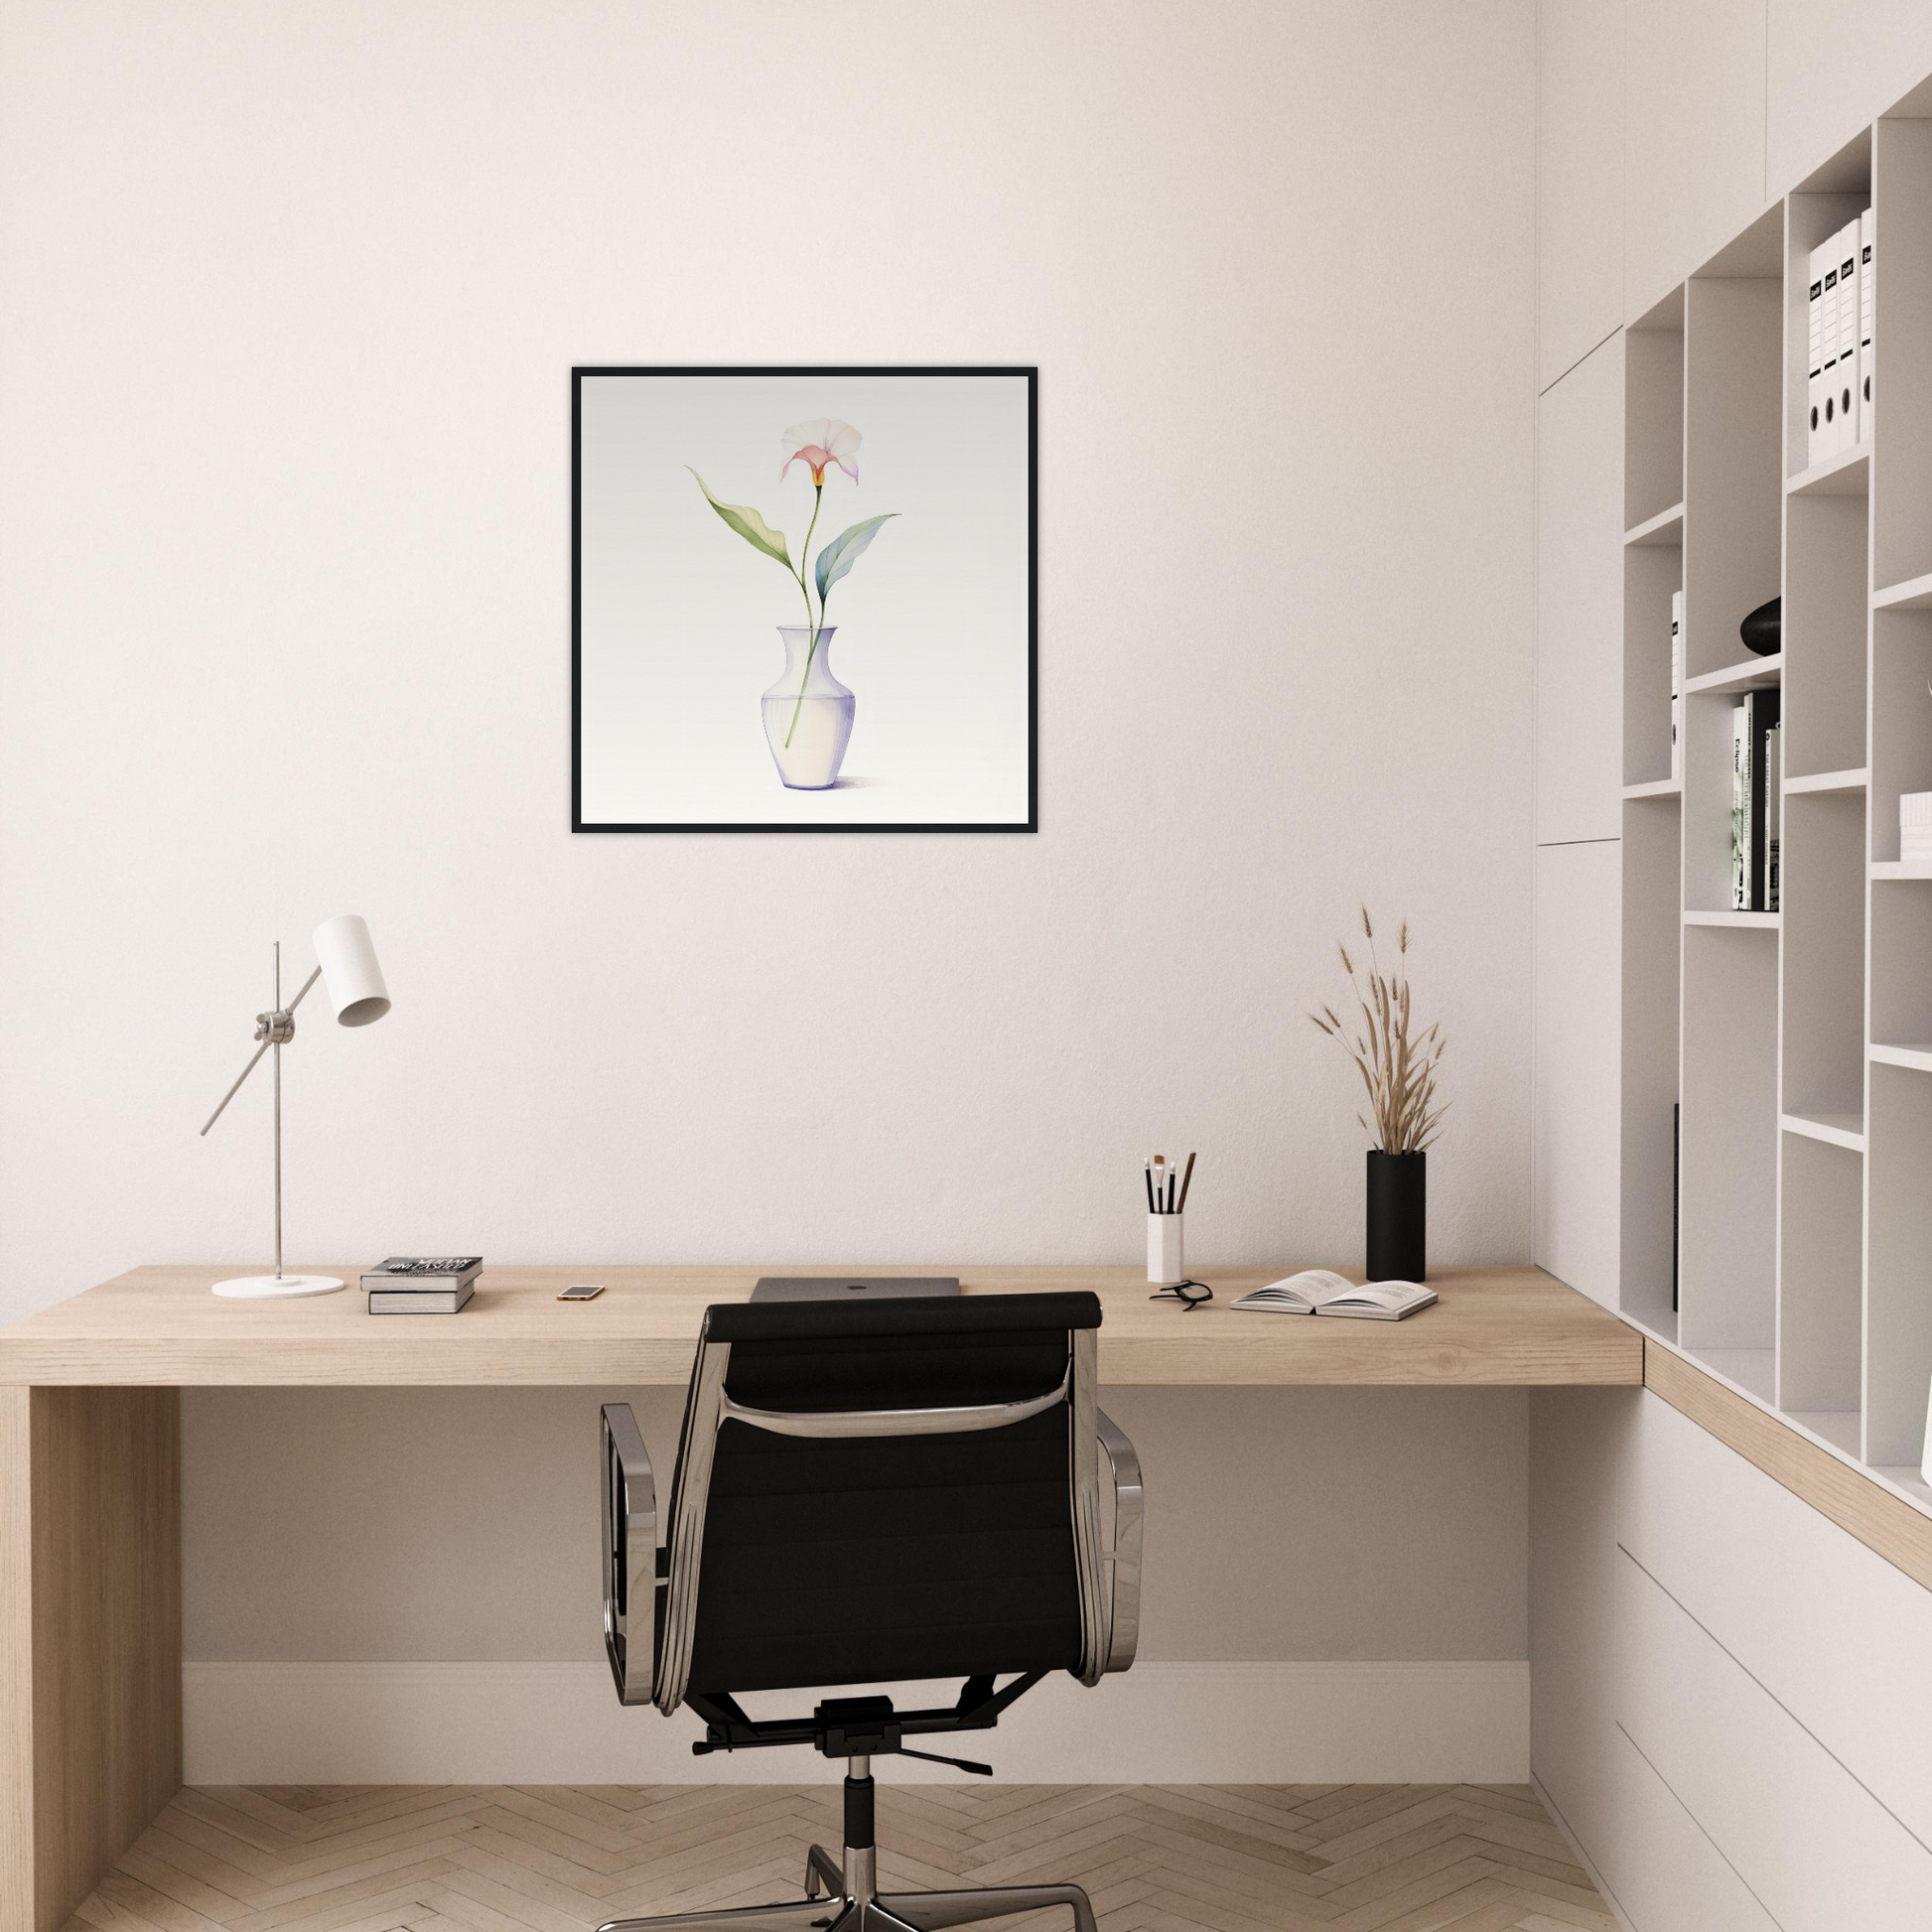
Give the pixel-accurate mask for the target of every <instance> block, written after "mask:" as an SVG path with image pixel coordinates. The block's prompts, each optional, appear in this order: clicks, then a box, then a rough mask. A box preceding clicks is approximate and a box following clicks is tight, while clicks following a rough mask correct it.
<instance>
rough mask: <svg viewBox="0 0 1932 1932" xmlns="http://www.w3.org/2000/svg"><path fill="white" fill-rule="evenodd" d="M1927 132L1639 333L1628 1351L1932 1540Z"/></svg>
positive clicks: (1797, 208)
mask: <svg viewBox="0 0 1932 1932" xmlns="http://www.w3.org/2000/svg"><path fill="white" fill-rule="evenodd" d="M1927 114H1932V88H1928V89H1926V90H1921V93H1920V95H1918V96H1914V97H1913V101H1912V102H1911V103H1908V108H1907V109H1906V110H1902V111H1901V112H1900V113H1898V114H1897V115H1894V116H1887V117H1885V118H1883V119H1880V120H1879V121H1877V122H1876V123H1875V124H1874V125H1873V126H1872V127H1871V128H1869V129H1868V130H1867V131H1866V132H1865V133H1864V134H1863V135H1862V136H1861V137H1860V138H1859V139H1858V140H1856V141H1854V142H1853V143H1852V144H1851V145H1849V146H1848V147H1847V148H1846V149H1845V150H1843V151H1842V152H1841V153H1840V154H1838V155H1837V156H1835V157H1834V158H1833V160H1832V161H1831V162H1829V163H1828V164H1827V165H1826V166H1825V167H1823V168H1821V169H1819V170H1818V171H1817V172H1816V173H1815V174H1814V175H1813V176H1812V177H1811V178H1809V179H1808V180H1807V181H1805V182H1804V183H1803V184H1801V185H1800V187H1799V188H1798V189H1797V190H1796V191H1794V192H1793V193H1792V194H1790V195H1788V196H1787V197H1786V198H1785V199H1784V200H1783V201H1782V202H1781V203H1779V204H1777V205H1776V206H1774V207H1771V208H1769V209H1768V210H1766V212H1765V213H1764V214H1763V215H1762V216H1760V217H1759V218H1758V219H1757V220H1756V221H1754V222H1753V223H1752V224H1751V226H1750V227H1749V228H1747V229H1746V230H1745V231H1744V232H1743V233H1742V234H1740V235H1738V236H1737V237H1736V238H1735V239H1734V240H1733V241H1732V242H1731V243H1729V244H1728V246H1726V247H1725V248H1724V249H1723V250H1722V251H1721V252H1720V253H1719V254H1718V255H1716V256H1715V257H1713V259H1712V260H1711V261H1710V262H1708V263H1707V264H1706V265H1705V266H1704V268H1703V269H1702V270H1700V271H1699V272H1698V273H1697V274H1695V275H1693V276H1692V277H1691V278H1690V279H1689V280H1688V281H1687V282H1686V283H1684V284H1683V286H1682V287H1680V288H1678V289H1676V290H1674V291H1673V292H1672V294H1671V295H1670V296H1669V297H1668V298H1667V299H1666V300H1664V301H1663V302H1661V303H1659V304H1658V305H1657V307H1656V308H1654V309H1653V310H1652V311H1651V312H1650V313H1649V314H1648V315H1646V316H1645V317H1643V318H1642V320H1641V321H1639V322H1638V323H1636V324H1635V325H1633V326H1632V327H1631V328H1629V329H1628V330H1626V332H1625V336H1624V383H1625V388H1624V394H1625V421H1624V480H1625V502H1624V526H1625V530H1624V540H1623V565H1624V573H1623V589H1624V612H1623V617H1624V629H1623V640H1624V717H1623V784H1624V789H1623V845H1622V865H1623V961H1622V964H1623V978H1622V985H1623V1016H1622V1018H1623V1034H1622V1054H1623V1066H1622V1072H1623V1121H1622V1155H1623V1160H1622V1176H1621V1185H1622V1280H1621V1283H1620V1294H1621V1306H1622V1311H1623V1312H1624V1313H1625V1314H1626V1315H1627V1316H1629V1317H1630V1318H1631V1319H1632V1320H1634V1321H1636V1322H1637V1323H1639V1324H1640V1325H1641V1326H1643V1327H1645V1328H1646V1329H1648V1330H1649V1331H1650V1332H1651V1333H1652V1334H1654V1335H1656V1336H1657V1337H1658V1338H1659V1339H1661V1340H1663V1341H1666V1342H1668V1343H1669V1344H1670V1345H1672V1346H1673V1347H1675V1348H1678V1349H1679V1350H1681V1351H1682V1352H1683V1353H1685V1354H1687V1355H1689V1356H1691V1357H1692V1358H1693V1359H1695V1360H1697V1361H1698V1362H1700V1363H1701V1364H1703V1365H1704V1366H1705V1367H1707V1368H1708V1369H1710V1370H1711V1371H1712V1372H1714V1373H1715V1374H1718V1375H1721V1376H1722V1377H1724V1378H1725V1380H1726V1381H1728V1382H1730V1383H1731V1384H1732V1385H1734V1386H1735V1387H1737V1388H1739V1389H1741V1390H1743V1391H1744V1392H1745V1393H1746V1394H1748V1395H1750V1396H1752V1397H1753V1398H1755V1399H1756V1400H1757V1401H1759V1402H1761V1403H1763V1404H1764V1405H1766V1406H1767V1407H1770V1408H1772V1409H1774V1410H1776V1411H1777V1412H1779V1413H1780V1414H1781V1415H1783V1416H1784V1418H1785V1419H1786V1420H1787V1421H1788V1422H1790V1423H1791V1424H1792V1425H1793V1426H1794V1427H1796V1428H1798V1429H1800V1430H1802V1431H1804V1432H1805V1433H1806V1434H1807V1435H1810V1436H1812V1437H1814V1438H1816V1439H1817V1440H1818V1441H1820V1442H1822V1443H1824V1444H1827V1445H1828V1446H1829V1447H1830V1448H1832V1449H1834V1450H1835V1451H1837V1452H1838V1453H1839V1454H1840V1455H1842V1456H1845V1457H1847V1458H1849V1459H1851V1460H1853V1461H1855V1462H1857V1463H1859V1464H1860V1465H1861V1466H1862V1467H1863V1468H1864V1469H1865V1470H1866V1471H1867V1473H1869V1474H1870V1475H1872V1476H1873V1477H1874V1478H1875V1479H1876V1480H1878V1481H1880V1482H1883V1483H1885V1484H1887V1485H1888V1486H1890V1487H1892V1488H1894V1489H1896V1490H1897V1491H1898V1492H1899V1493H1900V1494H1902V1495H1905V1496H1907V1497H1909V1498H1910V1499H1911V1500H1913V1501H1914V1502H1915V1503H1917V1504H1918V1505H1919V1506H1920V1507H1922V1508H1923V1507H1927V1506H1928V1505H1932V1490H1928V1488H1927V1486H1926V1485H1925V1484H1924V1483H1923V1482H1921V1481H1920V1480H1919V1479H1918V1475H1917V1467H1918V1462H1919V1458H1920V1456H1921V1454H1922V1452H1923V1440H1924V1432H1925V1414H1926V1394H1927V1387H1928V1383H1932V865H1927V864H1921V863H1901V862H1900V860H1899V856H1898V798H1899V794H1900V793H1901V792H1906V791H1923V790H1932V691H1929V690H1928V682H1932V119H1928V118H1922V116H1925V115H1927ZM1864 207H1875V209H1876V211H1877V217H1878V218H1877V231H1878V243H1877V263H1876V266H1877V307H1876V311H1875V317H1874V325H1873V337H1874V343H1876V344H1879V345H1882V349H1883V352H1882V354H1881V355H1880V356H1879V357H1878V358H1877V361H1878V364H1879V369H1878V381H1877V384H1876V385H1875V387H1876V393H1875V395H1874V397H1873V403H1874V409H1873V421H1872V424H1871V431H1870V434H1869V435H1868V438H1867V440H1866V441H1865V442H1864V443H1863V444H1862V445H1861V446H1860V447H1859V448H1858V449H1856V450H1852V451H1849V452H1845V453H1842V454H1840V455H1837V456H1835V457H1832V458H1830V459H1828V460H1826V461H1824V462H1821V463H1817V464H1811V463H1809V462H1808V461H1807V451H1806V443H1807V437H1806V428H1807V425H1806V408H1807V398H1806V373H1807V371H1806V366H1805V355H1806V348H1807V330H1806V320H1807V318H1806V299H1807V294H1808V290H1807V286H1806V281H1807V270H1808V264H1809V255H1810V250H1811V248H1812V247H1813V246H1814V245H1815V244H1816V243H1817V242H1819V241H1821V240H1823V239H1824V238H1825V237H1826V236H1828V235H1830V234H1831V233H1833V232H1835V231H1836V230H1837V229H1838V228H1839V227H1841V226H1842V225H1843V224H1844V223H1845V222H1846V221H1847V220H1849V219H1851V218H1852V217H1853V216H1854V215H1856V214H1857V213H1858V212H1859V211H1860V210H1861V209H1862V208H1864ZM1680 589H1681V590H1682V592H1683V594H1684V643H1685V660H1686V661H1685V685H1684V700H1683V721H1682V738H1683V749H1682V759H1681V773H1680V775H1676V776H1673V774H1672V768H1671V766H1672V759H1671V743H1670V692H1669V683H1670V603H1671V596H1672V593H1673V592H1675V591H1678V590H1680ZM1774 595H1775V596H1781V597H1782V598H1783V611H1784V639H1783V641H1784V648H1783V650H1782V651H1781V652H1780V653H1779V654H1778V655H1777V656H1774V657H1751V656H1749V655H1748V654H1747V653H1746V652H1745V651H1744V649H1743V647H1742V645H1741V643H1740V641H1739V637H1738V624H1739V622H1740V621H1741V620H1742V619H1743V617H1744V616H1745V614H1746V613H1748V612H1749V611H1751V610H1753V609H1754V608H1755V607H1756V606H1758V605H1760V604H1762V603H1764V602H1765V601H1766V600H1767V599H1768V598H1770V597H1772V596H1774ZM1766 686H1776V687H1778V688H1779V689H1780V691H1781V695H1782V699H1783V703H1782V706H1781V723H1782V726H1783V737H1782V745H1783V750H1784V759H1783V761H1784V792H1783V798H1782V801H1781V804H1782V823H1783V844H1782V852H1781V860H1782V892H1781V909H1780V910H1779V911H1777V912H1737V911H1733V910H1731V909H1729V892H1728V886H1729V809H1730V711H1731V708H1732V706H1733V705H1734V704H1735V703H1736V700H1737V694H1738V693H1740V692H1743V691H1747V690H1751V689H1757V688H1763V687H1766ZM1674 1107H1676V1108H1681V1117H1680V1119H1679V1120H1678V1121H1677V1122H1676V1123H1675V1125H1674V1122H1673V1108H1674ZM1674 1143H1675V1148H1676V1154H1675V1159H1676V1172H1675V1174H1674V1173H1673V1146H1674ZM1674 1179H1675V1180H1676V1182H1677V1186H1676V1190H1675V1198H1676V1201H1677V1203H1678V1213H1679V1222H1678V1227H1677V1231H1676V1240H1675V1242H1673V1239H1672V1209H1673V1197H1674V1190H1673V1181H1674Z"/></svg>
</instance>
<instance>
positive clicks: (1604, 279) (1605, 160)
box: [1536, 0, 1623, 389]
mask: <svg viewBox="0 0 1932 1932" xmlns="http://www.w3.org/2000/svg"><path fill="white" fill-rule="evenodd" d="M1536 38H1537V80H1536V98H1537V113H1536V275H1537V305H1536V306H1537V331H1536V336H1537V342H1536V366H1537V375H1536V386H1537V387H1538V388H1539V389H1547V388H1548V387H1549V386H1550V384H1551V383H1553V382H1554V381H1555V380H1556V379H1557V377H1558V376H1560V375H1561V374H1562V373H1563V372H1564V370H1565V369H1567V368H1571V367H1573V366H1574V365H1575V364H1576V363H1578V362H1580V361H1582V360H1583V358H1584V357H1585V356H1586V355H1587V354H1588V353H1589V351H1590V350H1591V349H1592V348H1594V347H1595V346H1596V345H1597V344H1598V343H1600V342H1601V341H1602V340H1603V339H1604V338H1605V337H1606V336H1608V335H1609V334H1610V333H1611V331H1612V330H1614V329H1615V328H1616V326H1617V325H1618V323H1620V322H1621V321H1622V320H1623V0H1543V3H1542V5H1541V6H1540V7H1539V8H1538V9H1537V30H1536Z"/></svg>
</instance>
